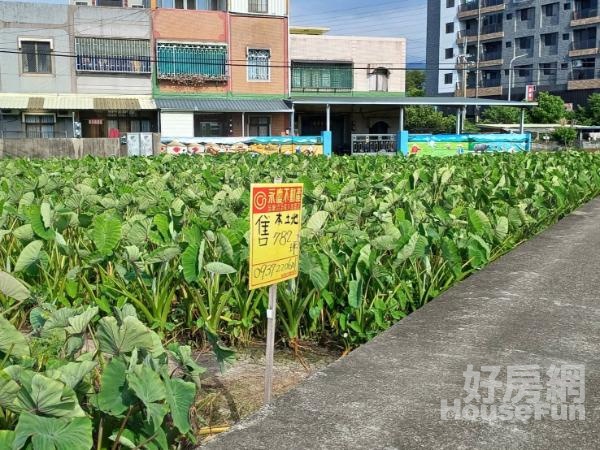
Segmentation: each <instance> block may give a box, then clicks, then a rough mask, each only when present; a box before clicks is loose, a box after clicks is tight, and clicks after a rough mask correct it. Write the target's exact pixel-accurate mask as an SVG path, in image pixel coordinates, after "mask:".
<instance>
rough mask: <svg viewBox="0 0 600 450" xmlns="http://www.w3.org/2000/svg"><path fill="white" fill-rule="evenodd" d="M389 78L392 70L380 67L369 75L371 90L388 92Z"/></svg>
mask: <svg viewBox="0 0 600 450" xmlns="http://www.w3.org/2000/svg"><path fill="white" fill-rule="evenodd" d="M389 78H390V71H389V70H387V69H386V68H384V67H378V68H377V69H375V70H373V71H372V72H371V74H370V75H369V90H371V91H376V92H387V91H388V80H389Z"/></svg>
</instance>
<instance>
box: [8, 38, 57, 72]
mask: <svg viewBox="0 0 600 450" xmlns="http://www.w3.org/2000/svg"><path fill="white" fill-rule="evenodd" d="M23 42H45V43H48V44H50V54H49V55H48V56H49V57H50V72H25V70H23V69H24V67H23V66H24V62H25V61H24V59H23V58H25V57H26V56H27V55H25V54H24V53H23V52H22V49H23ZM17 45H18V47H19V51H20V53H21V55H20V56H21V58H20V61H19V63H20V64H19V73H20V74H21V75H26V76H31V75H32V76H47V75H54V66H55V64H54V55H53V52H54V39H49V38H38V37H35V36H25V37H19V38H17Z"/></svg>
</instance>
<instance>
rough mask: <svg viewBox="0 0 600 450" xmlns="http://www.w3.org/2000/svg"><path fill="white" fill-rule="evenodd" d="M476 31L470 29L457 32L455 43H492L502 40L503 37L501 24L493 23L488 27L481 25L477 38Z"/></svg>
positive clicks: (475, 29)
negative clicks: (495, 40)
mask: <svg viewBox="0 0 600 450" xmlns="http://www.w3.org/2000/svg"><path fill="white" fill-rule="evenodd" d="M477 34H478V30H477V28H471V29H468V30H461V31H459V32H458V36H457V42H458V43H459V44H464V42H465V40H466V41H467V42H477V40H479V41H480V42H483V41H492V40H494V39H502V38H503V37H504V30H503V28H502V24H501V23H493V24H488V25H483V26H482V27H481V34H480V35H479V37H478V36H477Z"/></svg>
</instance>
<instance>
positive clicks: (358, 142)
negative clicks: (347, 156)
mask: <svg viewBox="0 0 600 450" xmlns="http://www.w3.org/2000/svg"><path fill="white" fill-rule="evenodd" d="M397 149H398V137H397V135H395V134H353V135H352V154H353V155H381V154H393V155H395V154H397Z"/></svg>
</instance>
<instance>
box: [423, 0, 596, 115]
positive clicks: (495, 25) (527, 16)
mask: <svg viewBox="0 0 600 450" xmlns="http://www.w3.org/2000/svg"><path fill="white" fill-rule="evenodd" d="M598 6H599V5H598V0H541V1H540V0H537V1H536V0H472V1H466V2H460V1H458V0H428V26H427V34H428V40H427V69H428V70H427V80H426V91H427V93H428V95H432V96H433V95H451V94H454V95H457V96H468V97H490V98H508V96H509V94H510V96H511V97H512V99H514V100H522V99H524V98H525V92H526V87H527V86H528V85H535V86H536V88H537V90H538V91H540V90H544V91H549V92H553V93H555V94H559V95H561V96H562V97H563V98H564V99H565V100H566V101H567V102H573V103H576V104H577V103H584V102H585V100H586V99H587V97H588V96H589V94H590V93H591V92H593V91H594V90H595V89H598V88H600V74H599V70H598V69H599V68H600V59H599V58H598V55H599V53H600V45H599V44H598V37H599V36H598V24H600V13H599V10H598Z"/></svg>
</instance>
